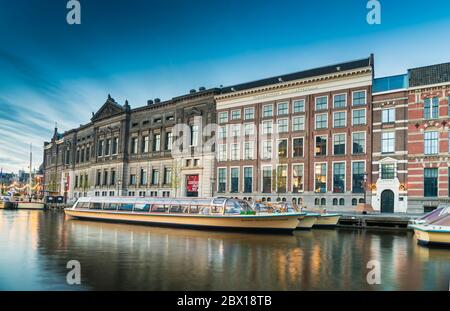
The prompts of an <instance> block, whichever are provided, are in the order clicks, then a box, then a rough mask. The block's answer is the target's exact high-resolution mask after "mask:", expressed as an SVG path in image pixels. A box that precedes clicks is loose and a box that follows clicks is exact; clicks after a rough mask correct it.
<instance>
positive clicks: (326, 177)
mask: <svg viewBox="0 0 450 311" xmlns="http://www.w3.org/2000/svg"><path fill="white" fill-rule="evenodd" d="M318 164H325V192H324V193H323V192H316V189H317V185H316V181H317V180H316V165H318ZM313 178H314V191H313V192H314V193H318V194H326V193H327V192H328V163H327V162H314V174H313Z"/></svg>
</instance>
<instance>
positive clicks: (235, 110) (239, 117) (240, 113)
mask: <svg viewBox="0 0 450 311" xmlns="http://www.w3.org/2000/svg"><path fill="white" fill-rule="evenodd" d="M235 112H238V113H239V115H238V116H237V117H236V118H235V117H233V113H235ZM241 118H242V110H241V109H233V110H231V121H235V120H240V119H241Z"/></svg>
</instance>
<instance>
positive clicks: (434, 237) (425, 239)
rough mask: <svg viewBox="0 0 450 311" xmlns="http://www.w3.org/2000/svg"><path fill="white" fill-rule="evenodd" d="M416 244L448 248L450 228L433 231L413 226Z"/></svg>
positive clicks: (425, 227) (432, 229)
mask: <svg viewBox="0 0 450 311" xmlns="http://www.w3.org/2000/svg"><path fill="white" fill-rule="evenodd" d="M413 229H414V234H415V236H416V238H417V243H419V244H421V245H436V246H446V247H450V228H448V229H446V230H442V229H434V228H432V227H431V228H430V227H428V226H422V225H416V226H413Z"/></svg>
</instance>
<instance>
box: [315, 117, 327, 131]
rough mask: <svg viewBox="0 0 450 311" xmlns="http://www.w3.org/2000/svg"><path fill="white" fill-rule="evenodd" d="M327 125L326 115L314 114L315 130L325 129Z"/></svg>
mask: <svg viewBox="0 0 450 311" xmlns="http://www.w3.org/2000/svg"><path fill="white" fill-rule="evenodd" d="M327 127H328V115H327V114H326V113H324V114H316V130H319V129H326V128H327Z"/></svg>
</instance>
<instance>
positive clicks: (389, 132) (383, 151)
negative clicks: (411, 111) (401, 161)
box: [381, 131, 396, 153]
mask: <svg viewBox="0 0 450 311" xmlns="http://www.w3.org/2000/svg"><path fill="white" fill-rule="evenodd" d="M384 134H394V146H393V147H394V148H393V150H392V151H390V150H389V151H385V150H383V135H384ZM395 143H396V133H395V131H384V132H381V153H394V152H395Z"/></svg>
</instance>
